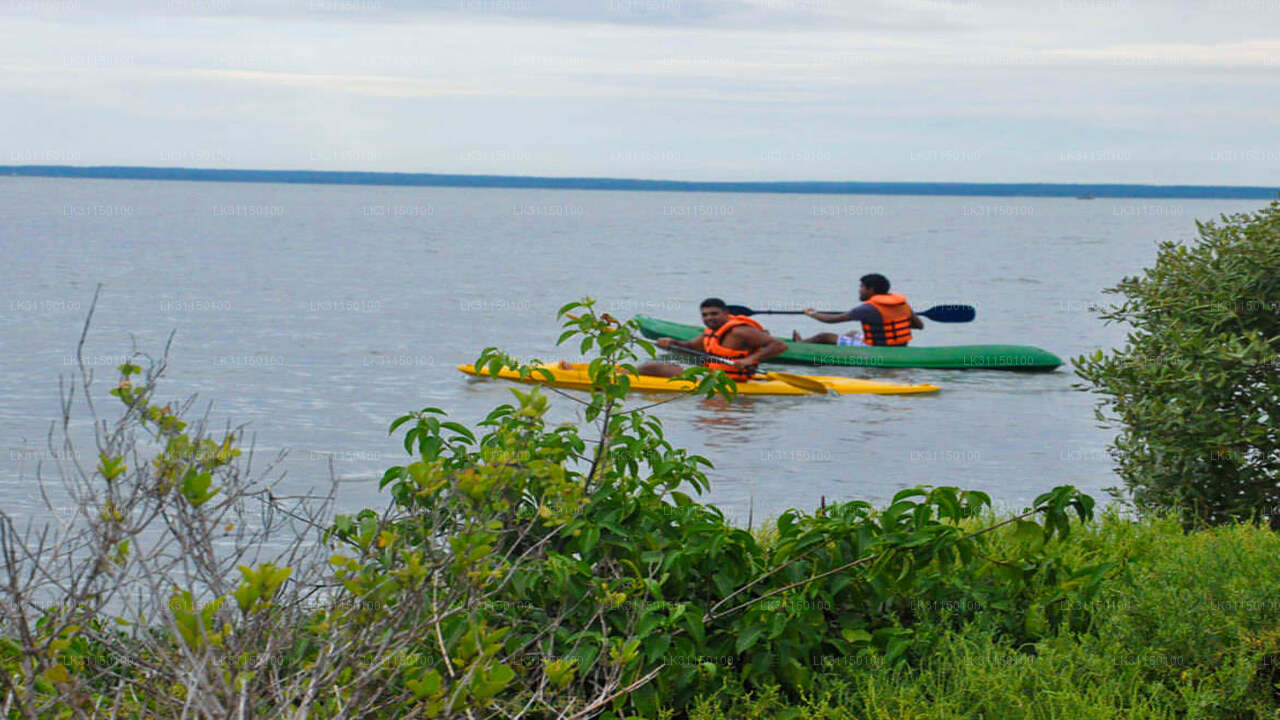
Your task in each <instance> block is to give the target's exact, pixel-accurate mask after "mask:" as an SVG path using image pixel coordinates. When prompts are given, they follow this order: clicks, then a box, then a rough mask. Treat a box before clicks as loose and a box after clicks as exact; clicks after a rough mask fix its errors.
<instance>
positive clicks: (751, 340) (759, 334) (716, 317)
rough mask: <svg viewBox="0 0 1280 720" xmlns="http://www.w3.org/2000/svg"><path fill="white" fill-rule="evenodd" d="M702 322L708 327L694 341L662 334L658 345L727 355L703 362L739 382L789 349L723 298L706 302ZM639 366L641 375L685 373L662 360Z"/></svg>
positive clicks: (665, 347) (670, 375) (663, 375)
mask: <svg viewBox="0 0 1280 720" xmlns="http://www.w3.org/2000/svg"><path fill="white" fill-rule="evenodd" d="M702 324H703V325H706V326H707V329H706V330H704V331H703V333H702V335H699V336H698V337H697V338H695V339H693V340H676V339H675V338H669V337H662V338H658V339H657V341H656V344H657V346H658V347H660V348H662V349H664V350H665V349H667V348H670V347H682V348H687V349H689V350H698V351H700V352H705V353H710V354H711V355H715V356H717V357H721V358H724V362H717V361H715V360H707V361H706V362H704V363H703V365H706V366H707V367H709V368H711V369H713V370H723V371H724V374H725V375H728V376H729V377H731V378H733V379H734V380H737V381H738V382H743V381H746V380H750V379H751V374H752V373H753V372H754V371H755V369H756V366H757V365H759V364H760V363H761V362H763V361H765V360H768V359H769V358H771V357H774V356H776V355H780V354H782V353H783V352H784V351H786V349H787V344H786V343H784V342H782V341H781V340H779V339H777V338H775V337H773V336H772V335H770V334H769V333H767V332H765V331H764V328H762V327H760V323H758V322H756V321H755V320H752V319H751V318H749V317H747V316H745V315H730V314H729V311H728V309H726V308H725V304H724V301H723V300H721V299H720V298H707V299H706V300H703V301H702ZM638 369H639V371H640V374H641V375H656V376H658V377H675V376H676V375H679V374H680V373H682V372H684V368H683V367H681V366H679V365H672V364H671V363H659V362H650V363H645V364H643V365H641V366H640V367H639V368H638Z"/></svg>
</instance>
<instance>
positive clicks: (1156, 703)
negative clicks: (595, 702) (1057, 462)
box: [690, 515, 1280, 720]
mask: <svg viewBox="0 0 1280 720" xmlns="http://www.w3.org/2000/svg"><path fill="white" fill-rule="evenodd" d="M1001 542H1002V544H1005V545H1006V548H1007V550H1006V551H1007V552H1017V551H1016V550H1015V549H1014V548H1013V546H1015V545H1017V544H1018V543H1019V540H1018V538H1016V537H1014V536H1013V534H1012V533H1008V534H1005V535H1004V536H1003V539H1002V540H1001ZM1055 555H1060V556H1062V557H1064V558H1066V559H1067V560H1068V561H1069V562H1072V563H1079V562H1082V561H1085V560H1086V559H1087V560H1088V561H1093V562H1096V561H1102V562H1112V563H1116V564H1117V565H1118V566H1119V567H1122V568H1123V570H1122V571H1120V572H1117V573H1114V574H1113V576H1112V577H1111V578H1110V579H1109V580H1108V582H1107V583H1106V584H1105V585H1104V587H1103V588H1102V589H1101V590H1100V592H1099V593H1098V594H1097V595H1096V596H1094V597H1093V599H1091V600H1088V601H1084V602H1082V603H1081V604H1080V605H1078V606H1076V607H1072V608H1070V609H1069V612H1070V613H1072V614H1079V616H1080V617H1081V618H1088V620H1087V622H1085V623H1083V624H1082V625H1078V626H1076V627H1075V628H1074V629H1072V628H1069V627H1066V626H1061V627H1059V628H1057V629H1056V630H1054V631H1052V632H1049V633H1046V634H1045V635H1043V636H1041V637H1040V638H1038V639H1037V640H1035V641H1034V642H1028V643H1025V644H1022V645H1014V644H1010V643H1008V642H1007V641H1006V639H1005V638H1003V637H1001V634H1000V632H999V630H998V628H997V627H995V626H993V625H992V624H991V620H992V619H993V617H997V616H998V615H997V616H993V615H992V614H991V613H988V612H986V611H985V610H984V609H980V610H979V611H977V612H976V613H974V614H973V615H972V616H971V617H970V619H969V621H968V622H967V623H965V624H963V625H962V626H956V625H955V624H954V623H953V622H950V621H949V619H948V618H947V614H948V613H949V612H950V610H949V609H947V608H942V609H940V610H939V611H937V612H934V613H932V614H931V615H930V616H929V617H927V618H921V619H920V622H919V623H918V627H919V632H921V633H928V634H929V635H930V636H931V637H932V642H930V643H929V651H928V655H927V658H922V659H921V661H920V662H917V663H913V664H911V665H909V666H906V665H904V666H898V667H885V666H883V665H875V664H865V663H844V664H838V665H832V666H830V667H829V668H827V672H825V673H823V674H822V675H821V676H819V677H818V678H817V679H816V682H815V684H814V688H813V690H812V691H811V692H809V693H807V694H806V695H805V696H804V697H802V698H796V697H794V696H789V695H788V694H787V693H785V692H781V691H780V688H763V689H754V690H752V689H748V688H744V687H742V686H741V685H739V684H735V683H732V682H729V683H726V684H725V686H724V687H722V688H721V689H720V692H718V693H707V694H705V695H703V696H701V697H700V698H698V699H697V700H696V701H695V702H694V704H693V708H692V710H691V711H690V717H691V718H693V719H694V720H730V719H732V720H755V719H757V718H758V719H763V718H823V719H826V718H832V719H834V718H851V717H856V718H866V719H868V720H889V719H890V718H893V719H894V720H923V719H925V718H929V719H938V720H960V719H962V718H966V719H967V718H978V717H986V718H1026V719H1045V720H1048V719H1049V718H1081V719H1084V720H1088V719H1091V718H1124V719H1126V720H1163V719H1166V718H1170V719H1171V718H1203V719H1206V720H1207V719H1220V720H1244V719H1245V718H1274V717H1276V714H1277V713H1278V712H1280V685H1278V684H1277V683H1280V600H1278V599H1277V598H1276V595H1275V587H1276V584H1277V582H1278V581H1280V536H1278V535H1276V534H1275V533H1273V532H1271V531H1269V530H1266V529H1260V528H1258V527H1256V526H1253V525H1247V524H1246V525H1233V526H1224V527H1219V528H1216V529H1214V530H1210V531H1204V532H1197V533H1190V534H1186V533H1184V532H1183V530H1182V528H1181V525H1180V523H1179V522H1178V520H1177V518H1176V517H1171V518H1153V519H1150V520H1146V521H1143V522H1133V521H1132V520H1129V519H1123V518H1118V517H1116V516H1114V515H1111V516H1107V517H1105V518H1104V519H1103V520H1102V521H1100V522H1096V523H1090V524H1089V525H1088V526H1086V527H1085V528H1083V529H1082V530H1081V531H1080V532H1073V533H1072V535H1071V537H1070V538H1069V539H1068V540H1067V541H1066V542H1065V543H1061V544H1059V545H1058V546H1057V548H1056V549H1055Z"/></svg>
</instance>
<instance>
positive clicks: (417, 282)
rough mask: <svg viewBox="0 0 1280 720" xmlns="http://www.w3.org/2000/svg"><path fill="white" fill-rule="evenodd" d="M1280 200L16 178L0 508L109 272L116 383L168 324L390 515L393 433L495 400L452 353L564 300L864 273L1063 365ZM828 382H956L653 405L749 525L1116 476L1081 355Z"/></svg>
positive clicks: (831, 301) (537, 324) (239, 399)
mask: <svg viewBox="0 0 1280 720" xmlns="http://www.w3.org/2000/svg"><path fill="white" fill-rule="evenodd" d="M1261 204H1262V203H1260V202H1256V201H1229V200H1192V201H1187V200H1178V201H1163V200H1092V201H1079V200H1059V199H1031V198H1007V199H995V198H936V197H933V198H926V197H875V196H798V195H754V194H753V195H729V194H683V193H642V192H625V193H613V192H559V191H537V190H474V189H440V188H378V187H343V186H325V185H297V186H290V185H267V184H233V183H228V184H221V183H186V182H133V181H114V180H107V181H94V180H88V181H77V180H55V179H18V178H0V250H2V251H3V253H4V256H5V257H7V258H8V259H9V262H7V263H5V264H4V266H3V268H0V287H3V298H2V299H0V360H2V361H3V362H0V381H2V382H3V385H4V387H5V388H6V390H5V393H4V400H3V402H2V403H0V436H2V437H3V441H2V442H3V445H4V455H3V456H0V493H2V495H0V497H2V498H3V507H4V509H5V510H6V511H9V512H11V513H15V514H18V515H22V514H24V513H27V512H30V511H32V510H34V509H35V508H36V507H38V496H37V495H36V491H35V488H34V485H33V484H32V482H31V475H32V473H33V472H34V469H35V465H36V463H37V462H38V461H40V460H41V459H42V458H44V457H46V453H45V452H44V448H45V434H46V432H47V431H48V427H49V421H50V420H52V419H53V418H54V417H56V416H57V388H58V377H59V374H60V373H68V372H70V371H71V369H72V367H71V365H70V363H71V357H72V355H73V353H74V350H75V343H76V340H77V338H78V335H79V331H80V327H81V324H82V323H83V320H84V315H85V312H86V310H87V309H88V306H89V302H90V299H91V297H92V294H93V288H94V286H95V285H96V284H97V283H103V284H104V286H105V288H104V291H103V295H102V299H101V301H100V303H99V306H98V309H97V314H96V316H95V318H94V323H93V327H92V330H91V333H90V337H89V342H88V344H87V347H86V350H85V352H86V355H87V356H88V358H89V360H90V362H91V363H93V364H94V365H95V366H96V367H97V369H98V371H99V373H100V377H101V378H102V380H103V382H101V383H100V384H99V385H98V390H99V392H100V394H102V395H103V397H104V398H105V397H106V396H105V392H106V390H107V389H108V388H109V385H110V382H111V380H112V377H113V373H114V369H113V368H114V366H115V365H117V364H119V363H120V362H121V360H122V355H124V354H126V353H127V352H128V351H129V348H130V342H131V340H130V335H131V334H132V336H133V337H134V338H136V341H137V343H138V344H139V346H140V347H141V348H142V349H145V350H152V351H156V350H159V349H160V347H161V345H162V343H163V340H164V338H165V337H166V335H167V333H168V332H169V331H170V330H176V331H177V335H176V339H175V342H174V349H173V357H172V363H171V370H170V373H169V383H168V385H167V386H166V388H163V389H162V394H163V395H164V396H165V397H181V396H185V395H187V394H190V393H198V395H199V401H200V402H201V403H208V402H212V403H213V407H212V416H213V417H214V418H215V419H216V420H218V421H220V422H225V421H231V422H236V423H239V422H248V423H249V427H250V429H251V430H252V432H254V433H255V434H256V442H257V447H258V450H259V452H267V453H272V452H274V451H276V450H279V449H281V448H288V449H289V451H290V455H289V457H288V459H287V461H286V462H285V463H284V466H283V469H284V471H285V472H286V473H287V474H286V478H285V482H286V484H287V485H288V486H289V487H290V488H291V489H293V490H295V491H299V492H304V491H307V490H310V489H312V488H318V487H320V486H321V485H322V484H323V483H322V481H323V478H324V477H325V476H326V472H327V470H326V468H327V467H328V464H329V462H330V460H332V462H333V464H334V467H335V468H336V470H337V472H338V474H339V476H340V477H341V479H342V497H341V503H342V505H343V506H344V507H345V508H357V507H363V506H366V505H373V506H379V507H380V506H382V505H383V504H384V500H383V499H381V498H379V497H378V494H377V485H376V479H377V478H378V477H380V476H381V473H382V470H383V469H385V468H386V467H387V466H389V465H392V464H400V463H402V462H403V457H404V456H403V451H402V450H400V449H399V448H398V447H397V444H396V442H395V440H394V439H391V438H389V437H388V436H387V432H386V428H387V424H388V423H389V422H390V420H391V419H393V418H394V417H396V416H397V415H399V414H401V413H403V412H404V411H406V410H410V409H416V408H420V407H424V406H428V405H431V406H438V407H441V408H444V409H446V410H448V411H449V413H450V414H451V415H452V416H453V418H454V419H457V420H461V421H463V422H474V421H475V420H478V419H479V418H481V417H483V415H484V414H485V413H486V412H487V411H488V410H489V409H490V408H492V407H493V406H495V405H497V404H500V403H503V402H506V401H507V400H508V399H509V397H510V396H509V394H508V392H507V386H505V385H504V384H502V383H496V382H492V381H489V382H475V381H468V380H467V379H465V378H464V377H463V376H462V375H461V374H459V373H458V372H457V371H456V370H454V366H455V365H457V364H458V363H462V362H469V361H470V360H472V359H474V357H475V356H476V353H477V351H479V350H480V349H481V348H483V347H484V346H486V345H494V344H496V345H500V346H501V347H503V348H504V349H507V350H508V351H510V352H512V353H515V354H517V355H519V356H522V357H531V356H536V357H541V358H544V359H552V358H559V357H569V358H571V357H573V353H572V352H567V351H562V350H559V349H557V348H555V347H554V345H553V343H554V339H555V337H556V335H557V330H558V327H557V325H556V323H555V320H554V313H555V309H556V308H557V307H559V306H560V305H561V304H563V303H564V302H566V301H568V300H572V299H576V298H577V297H579V296H582V295H586V294H589V295H592V296H594V297H596V298H598V299H599V300H600V302H601V306H602V307H603V308H605V309H608V310H610V311H612V312H613V313H614V314H617V315H631V314H634V313H637V312H644V313H647V314H650V315H655V316H659V317H666V318H671V319H681V320H683V321H685V322H697V305H698V302H699V301H700V300H701V299H702V298H703V297H705V296H707V295H718V296H720V297H723V298H725V300H727V301H728V302H731V303H733V302H736V303H741V304H746V305H750V306H752V307H756V308H767V307H771V306H772V307H791V308H795V307H805V306H815V307H819V308H832V309H835V308H843V307H848V306H849V305H850V304H851V303H852V302H854V300H855V296H856V286H857V278H858V277H859V276H860V275H862V274H864V273H867V272H882V273H884V274H886V275H887V276H889V278H890V279H891V280H892V281H893V283H894V289H895V290H898V291H901V292H903V293H904V294H906V295H907V296H908V297H909V298H910V299H911V300H912V302H913V304H915V305H916V306H917V307H927V306H929V305H933V304H941V303H947V302H962V303H969V304H973V305H975V306H977V308H978V320H977V321H976V322H974V323H971V324H967V325H939V324H933V323H930V324H929V326H928V328H927V329H926V330H925V331H923V332H922V333H920V334H919V335H918V340H917V343H916V344H918V345H935V344H959V343H983V342H1008V343H1023V344H1032V345H1039V346H1041V347H1044V348H1046V349H1049V350H1052V351H1054V352H1056V353H1057V354H1059V355H1060V356H1062V357H1064V358H1067V357H1071V356H1074V355H1078V354H1080V353H1083V352H1089V351H1092V350H1094V349H1097V348H1104V347H1111V346H1114V345H1116V344H1117V343H1119V342H1120V341H1121V340H1122V339H1123V330H1122V329H1121V328H1116V327H1113V326H1105V325H1103V324H1102V323H1101V322H1100V321H1098V320H1097V319H1096V318H1095V317H1094V315H1093V313H1091V312H1090V311H1089V306H1090V305H1091V304H1093V303H1095V302H1099V301H1102V300H1103V299H1104V297H1105V296H1103V295H1102V294H1101V292H1100V290H1101V288H1103V287H1106V286H1110V285H1113V284H1114V283H1115V282H1116V281H1117V280H1119V279H1120V278H1121V277H1122V276H1123V275H1125V274H1131V273H1134V272H1136V271H1138V270H1139V269H1140V268H1141V267H1142V266H1143V265H1144V264H1147V263H1149V262H1150V261H1151V260H1152V259H1153V258H1154V256H1155V244H1156V242H1157V241H1159V240H1162V239H1186V238H1190V237H1193V236H1194V233H1195V224H1194V220H1195V219H1212V218H1214V217H1216V216H1217V215H1219V214H1221V213H1224V212H1227V213H1232V212H1240V211H1246V210H1251V209H1254V208H1256V207H1258V206H1260V205H1261ZM766 327H768V328H769V329H770V330H772V331H774V332H775V333H778V334H783V333H789V332H790V331H791V330H792V329H793V328H797V329H800V330H801V331H802V332H805V333H809V332H813V331H816V330H819V329H830V326H821V325H818V324H817V323H815V322H813V321H811V320H808V319H805V318H789V319H776V318H774V319H767V320H766ZM790 369H792V370H794V369H795V368H790ZM824 372H827V371H824ZM829 372H830V373H831V374H847V375H851V376H855V377H883V378H889V379H893V380H896V381H902V382H923V381H928V382H933V383H937V384H938V385H941V386H942V388H943V389H942V391H941V392H940V393H937V394H936V395H934V396H920V397H898V398H894V397H874V396H846V397H835V398H808V399H800V398H763V399H756V400H752V401H743V402H739V403H736V404H734V405H729V406H726V405H724V404H720V403H715V402H708V401H702V400H697V399H693V398H686V399H681V400H678V401H676V402H673V403H670V404H667V405H665V406H663V407H662V408H661V409H659V410H658V411H657V412H658V414H659V416H660V417H661V418H662V419H663V421H664V422H665V424H666V427H667V430H668V434H669V436H670V438H671V439H672V440H673V441H674V442H676V443H677V444H683V445H684V446H686V447H689V448H691V449H692V450H694V451H695V452H698V453H700V454H703V455H706V456H707V457H709V458H710V459H712V460H713V461H714V462H715V465H716V468H715V470H714V471H713V473H712V483H713V489H712V491H711V500H713V501H714V502H716V503H718V504H720V505H721V507H723V508H724V509H725V511H726V512H727V513H728V514H730V515H731V516H734V517H737V518H740V519H741V518H745V516H746V514H747V508H748V506H749V504H751V503H754V510H755V513H756V516H757V517H760V516H762V515H766V516H767V515H775V514H777V513H778V512H780V511H781V510H783V509H785V508H786V507H791V506H796V507H802V508H807V507H811V506H813V505H816V504H817V503H818V502H819V499H820V498H821V497H823V496H825V497H826V498H827V499H828V500H829V501H830V500H841V499H855V498H857V499H868V500H873V501H882V500H884V499H885V498H887V497H888V496H890V495H892V493H893V492H895V491H896V490H898V489H900V488H902V487H906V486H909V485H914V484H918V483H930V484H957V485H961V486H964V487H967V488H975V489H982V490H985V491H987V492H989V493H991V494H992V495H993V496H994V497H995V498H996V499H997V500H998V501H999V502H1000V504H1002V505H1006V506H1009V505H1020V504H1024V503H1026V502H1028V501H1029V500H1030V499H1031V498H1032V497H1034V496H1035V495H1036V494H1038V493H1040V492H1042V491H1044V490H1045V489H1048V488H1050V487H1052V486H1054V485H1057V484H1061V483H1073V484H1075V485H1077V486H1079V487H1081V488H1083V489H1086V490H1088V491H1092V492H1094V493H1096V494H1097V495H1098V496H1099V498H1100V499H1101V496H1102V495H1103V493H1102V488H1104V487H1107V486H1110V485H1113V484H1115V478H1114V475H1113V473H1112V471H1111V463H1110V460H1109V458H1108V457H1107V455H1106V451H1105V447H1106V444H1107V442H1108V439H1109V438H1110V436H1111V435H1112V433H1111V432H1110V431H1108V430H1104V429H1100V428H1098V427H1096V422H1095V420H1094V418H1093V411H1092V406H1093V399H1092V398H1091V397H1090V396H1089V395H1088V394H1086V393H1083V392H1079V391H1077V390H1074V389H1073V382H1074V376H1073V375H1072V374H1071V372H1070V370H1069V369H1068V368H1062V369H1059V370H1058V371H1057V372H1054V373H1048V374H1017V373H1002V372H996V371H980V370H970V371H940V370H925V369H918V370H883V369H869V368H835V369H831V370H830V371H829ZM106 400H108V401H110V398H106ZM556 404H557V405H558V407H559V409H558V411H557V412H559V413H560V415H561V416H562V417H565V418H571V417H573V413H574V409H573V408H572V407H570V404H569V403H568V402H567V401H562V400H557V402H556ZM102 406H105V407H111V406H110V405H107V404H106V403H105V402H104V403H103V404H102ZM113 409H114V408H113Z"/></svg>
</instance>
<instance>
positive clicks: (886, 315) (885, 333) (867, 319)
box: [791, 273, 924, 346]
mask: <svg viewBox="0 0 1280 720" xmlns="http://www.w3.org/2000/svg"><path fill="white" fill-rule="evenodd" d="M858 299H859V300H861V301H862V304H861V305H859V306H857V307H855V308H853V309H852V310H849V311H848V312H842V313H824V312H818V311H817V310H814V309H813V308H807V309H806V310H805V311H804V314H805V315H808V316H809V317H811V318H813V319H814V320H817V321H818V322H824V323H842V322H852V321H856V322H859V323H861V329H860V330H858V329H854V330H850V331H849V332H847V333H845V334H844V335H836V334H835V333H829V332H828V333H818V334H817V335H814V336H813V337H811V338H803V339H802V338H801V337H800V333H798V332H793V333H792V334H791V339H792V340H793V341H796V342H807V343H823V344H826V345H890V346H892V345H898V346H905V345H906V344H907V343H909V342H911V330H912V329H913V328H914V329H916V330H922V329H924V321H923V320H921V319H920V316H918V315H916V313H915V311H914V310H912V309H911V305H910V304H909V303H908V302H907V299H906V298H905V297H903V296H901V295H899V294H897V293H891V292H889V279H888V278H886V277H885V276H883V275H881V274H879V273H871V274H870V275H863V276H862V278H861V284H860V285H859V286H858Z"/></svg>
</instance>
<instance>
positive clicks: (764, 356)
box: [725, 326, 787, 367]
mask: <svg viewBox="0 0 1280 720" xmlns="http://www.w3.org/2000/svg"><path fill="white" fill-rule="evenodd" d="M729 334H730V335H732V336H734V339H735V340H738V341H740V342H741V343H742V344H743V345H746V349H747V350H748V351H750V352H748V354H747V356H746V357H744V358H739V359H737V360H734V361H732V362H733V364H734V365H737V366H739V367H745V366H747V365H755V364H757V363H761V362H764V361H765V360H768V359H769V358H773V357H777V356H779V355H781V354H782V353H784V352H786V351H787V344H786V343H784V342H782V341H781V340H779V339H777V338H775V337H774V336H772V335H770V334H769V333H766V332H761V331H760V330H757V329H755V328H753V327H745V326H739V327H736V328H734V329H733V330H732V331H730V333H729ZM725 339H726V340H728V338H725Z"/></svg>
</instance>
